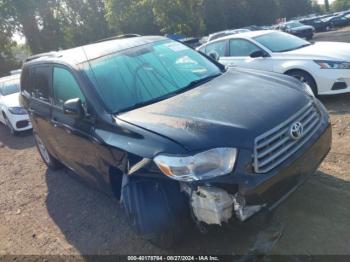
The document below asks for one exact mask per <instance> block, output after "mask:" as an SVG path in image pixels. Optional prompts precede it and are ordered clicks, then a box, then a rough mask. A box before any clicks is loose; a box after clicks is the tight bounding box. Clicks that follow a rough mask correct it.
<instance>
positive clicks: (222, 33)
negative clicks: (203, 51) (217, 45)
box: [208, 28, 250, 42]
mask: <svg viewBox="0 0 350 262" xmlns="http://www.w3.org/2000/svg"><path fill="white" fill-rule="evenodd" d="M249 31H250V30H249V29H245V28H242V29H234V30H225V31H220V32H216V33H212V34H210V35H209V37H208V42H209V41H213V40H215V39H218V38H221V37H224V36H228V35H235V34H239V33H246V32H249Z"/></svg>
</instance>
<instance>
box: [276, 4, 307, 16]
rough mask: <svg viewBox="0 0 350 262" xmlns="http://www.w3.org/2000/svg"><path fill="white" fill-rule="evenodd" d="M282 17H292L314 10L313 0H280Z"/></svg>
mask: <svg viewBox="0 0 350 262" xmlns="http://www.w3.org/2000/svg"><path fill="white" fill-rule="evenodd" d="M278 2H279V10H280V11H279V12H280V16H281V17H287V18H292V17H296V16H301V15H306V14H309V13H311V12H312V1H311V0H278Z"/></svg>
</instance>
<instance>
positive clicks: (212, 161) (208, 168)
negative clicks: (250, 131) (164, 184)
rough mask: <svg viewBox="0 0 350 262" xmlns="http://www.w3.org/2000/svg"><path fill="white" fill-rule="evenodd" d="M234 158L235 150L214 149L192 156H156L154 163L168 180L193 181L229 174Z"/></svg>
mask: <svg viewBox="0 0 350 262" xmlns="http://www.w3.org/2000/svg"><path fill="white" fill-rule="evenodd" d="M236 157H237V149H236V148H214V149H211V150H208V151H204V152H201V153H198V154H196V155H193V156H171V155H158V156H156V157H155V158H154V162H155V163H156V165H157V166H158V168H159V169H160V170H161V171H162V172H163V173H164V174H165V175H166V176H168V177H170V178H173V179H175V180H180V181H195V180H201V179H208V178H213V177H217V176H222V175H226V174H228V173H230V172H231V171H232V169H233V167H234V165H235V162H236Z"/></svg>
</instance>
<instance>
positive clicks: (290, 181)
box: [239, 125, 332, 210]
mask: <svg viewBox="0 0 350 262" xmlns="http://www.w3.org/2000/svg"><path fill="white" fill-rule="evenodd" d="M331 142H332V129H331V126H330V125H328V126H327V128H326V129H325V130H324V132H323V133H322V135H321V136H320V137H319V139H318V140H317V141H316V142H315V143H314V144H313V145H312V146H310V147H309V148H308V149H307V150H306V151H304V153H303V154H302V155H301V156H300V157H298V158H297V159H296V160H295V161H293V162H292V163H291V164H290V165H288V166H286V167H284V168H283V169H280V170H278V173H276V174H275V175H273V176H271V177H269V178H268V179H266V180H265V181H261V182H258V183H256V184H254V185H252V186H246V187H242V188H240V192H239V193H240V194H241V195H242V196H244V198H245V200H246V205H247V206H249V205H264V206H265V207H266V208H268V209H269V210H272V209H274V208H276V207H277V206H278V205H279V204H280V203H282V202H283V201H284V200H285V199H286V198H287V197H288V196H289V195H290V194H291V193H293V192H294V191H295V190H296V189H297V188H298V187H300V185H302V184H303V183H304V182H305V181H306V180H307V178H308V177H309V176H310V175H312V174H313V173H314V172H315V171H316V170H317V168H318V167H319V165H320V164H321V162H322V161H323V159H324V158H325V157H326V156H327V154H328V152H329V150H330V148H331ZM257 176H258V175H257Z"/></svg>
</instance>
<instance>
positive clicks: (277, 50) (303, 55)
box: [197, 30, 350, 95]
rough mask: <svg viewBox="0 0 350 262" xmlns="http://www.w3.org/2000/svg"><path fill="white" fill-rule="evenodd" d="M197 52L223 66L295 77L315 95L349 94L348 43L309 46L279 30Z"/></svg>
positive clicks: (249, 34) (228, 40) (219, 41)
mask: <svg viewBox="0 0 350 262" xmlns="http://www.w3.org/2000/svg"><path fill="white" fill-rule="evenodd" d="M197 50H199V51H201V52H203V53H205V54H207V55H209V56H211V57H212V58H214V59H217V60H218V61H219V62H220V63H222V64H224V65H226V66H238V67H246V68H252V69H258V70H265V71H272V72H276V73H282V74H286V75H290V76H294V77H296V78H298V79H299V80H301V81H302V82H305V83H307V84H308V85H309V86H310V87H311V88H312V90H313V92H314V93H315V94H316V95H332V94H340V93H346V92H350V44H348V43H338V42H316V43H310V42H308V41H305V40H303V39H301V38H299V37H296V36H293V35H290V34H287V33H283V32H279V31H271V30H264V31H253V32H247V33H241V34H236V35H231V36H227V37H223V38H220V39H217V40H215V41H212V42H209V43H206V44H205V45H202V46H200V47H198V48H197Z"/></svg>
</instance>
